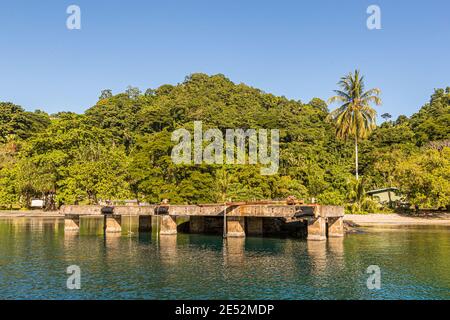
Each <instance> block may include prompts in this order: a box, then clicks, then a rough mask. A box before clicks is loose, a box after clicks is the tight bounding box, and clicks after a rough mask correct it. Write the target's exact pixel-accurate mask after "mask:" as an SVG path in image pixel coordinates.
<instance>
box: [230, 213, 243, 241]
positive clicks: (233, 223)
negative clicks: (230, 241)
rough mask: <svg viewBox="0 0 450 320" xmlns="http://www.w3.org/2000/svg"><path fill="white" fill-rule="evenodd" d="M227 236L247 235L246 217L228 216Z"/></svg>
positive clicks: (239, 236)
mask: <svg viewBox="0 0 450 320" xmlns="http://www.w3.org/2000/svg"><path fill="white" fill-rule="evenodd" d="M227 237H230V238H232V237H236V238H242V237H245V217H228V218H227Z"/></svg>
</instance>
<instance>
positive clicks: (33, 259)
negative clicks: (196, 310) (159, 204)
mask: <svg viewBox="0 0 450 320" xmlns="http://www.w3.org/2000/svg"><path fill="white" fill-rule="evenodd" d="M100 222H101V221H99V220H96V219H86V220H83V222H82V225H81V231H80V234H79V235H74V234H72V235H71V234H65V233H64V223H63V221H61V220H56V219H26V218H23V219H0V298H1V299H55V298H56V299H450V228H448V227H420V228H419V227H414V228H411V227H409V228H398V227H397V228H391V227H383V228H368V229H365V231H366V233H364V234H350V235H347V236H346V237H345V239H332V240H330V241H327V242H307V241H304V240H298V239H274V238H250V237H249V238H247V239H245V240H244V239H229V240H227V241H224V240H223V239H222V238H221V237H220V236H207V235H187V234H178V236H165V237H161V238H158V237H156V236H155V234H153V235H151V234H139V233H138V232H137V231H136V221H133V220H130V221H127V219H124V221H123V222H124V225H123V234H122V236H107V237H106V238H105V237H103V236H102V232H101V228H102V227H101V223H100ZM130 231H131V233H130ZM70 265H78V266H79V267H80V268H81V290H69V289H67V286H66V281H67V278H68V276H69V275H68V274H67V273H66V269H67V267H68V266H70ZM370 265H377V266H379V267H380V269H381V289H380V290H369V289H368V288H367V285H366V282H367V278H368V276H369V275H368V274H367V273H366V270H367V268H368V266H370Z"/></svg>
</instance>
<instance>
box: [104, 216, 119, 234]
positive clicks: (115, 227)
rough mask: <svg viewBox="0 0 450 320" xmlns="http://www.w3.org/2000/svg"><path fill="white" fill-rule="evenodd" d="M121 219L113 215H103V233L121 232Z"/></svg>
mask: <svg viewBox="0 0 450 320" xmlns="http://www.w3.org/2000/svg"><path fill="white" fill-rule="evenodd" d="M121 223H122V217H121V216H115V215H105V226H104V228H105V233H120V232H122V225H121Z"/></svg>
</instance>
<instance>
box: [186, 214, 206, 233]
mask: <svg viewBox="0 0 450 320" xmlns="http://www.w3.org/2000/svg"><path fill="white" fill-rule="evenodd" d="M189 232H190V233H203V232H205V217H197V216H191V217H189Z"/></svg>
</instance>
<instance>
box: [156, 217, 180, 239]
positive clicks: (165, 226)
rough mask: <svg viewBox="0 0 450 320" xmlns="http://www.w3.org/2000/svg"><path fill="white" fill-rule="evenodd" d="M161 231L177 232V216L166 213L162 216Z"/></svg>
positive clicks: (169, 233) (160, 232) (164, 233)
mask: <svg viewBox="0 0 450 320" xmlns="http://www.w3.org/2000/svg"><path fill="white" fill-rule="evenodd" d="M160 221H161V222H160V231H159V234H161V235H173V234H177V222H176V217H174V216H169V215H164V216H161V217H160Z"/></svg>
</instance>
